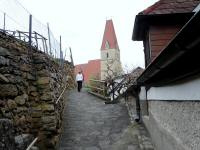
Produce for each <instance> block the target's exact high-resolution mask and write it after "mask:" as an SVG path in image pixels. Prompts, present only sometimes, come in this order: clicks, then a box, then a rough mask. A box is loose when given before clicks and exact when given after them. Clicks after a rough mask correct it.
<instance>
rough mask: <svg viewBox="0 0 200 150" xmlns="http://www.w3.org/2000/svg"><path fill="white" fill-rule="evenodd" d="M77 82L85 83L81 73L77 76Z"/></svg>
mask: <svg viewBox="0 0 200 150" xmlns="http://www.w3.org/2000/svg"><path fill="white" fill-rule="evenodd" d="M76 81H83V75H82V74H81V73H78V74H77V75H76Z"/></svg>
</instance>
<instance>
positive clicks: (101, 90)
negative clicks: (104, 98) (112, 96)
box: [88, 85, 105, 91]
mask: <svg viewBox="0 0 200 150" xmlns="http://www.w3.org/2000/svg"><path fill="white" fill-rule="evenodd" d="M88 87H91V88H94V89H98V90H101V91H103V90H105V89H103V88H99V87H95V86H91V85H89V86H88Z"/></svg>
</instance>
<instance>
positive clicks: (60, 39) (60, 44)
mask: <svg viewBox="0 0 200 150" xmlns="http://www.w3.org/2000/svg"><path fill="white" fill-rule="evenodd" d="M61 53H62V39H61V36H60V59H61V57H62V56H61V55H62V54H61Z"/></svg>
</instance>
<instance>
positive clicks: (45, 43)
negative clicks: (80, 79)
mask: <svg viewBox="0 0 200 150" xmlns="http://www.w3.org/2000/svg"><path fill="white" fill-rule="evenodd" d="M44 45H45V48H46V52H47V54H49V53H48V48H47V39H44Z"/></svg>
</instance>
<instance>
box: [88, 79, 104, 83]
mask: <svg viewBox="0 0 200 150" xmlns="http://www.w3.org/2000/svg"><path fill="white" fill-rule="evenodd" d="M90 81H94V82H101V83H104V82H105V81H104V80H95V79H90Z"/></svg>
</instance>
